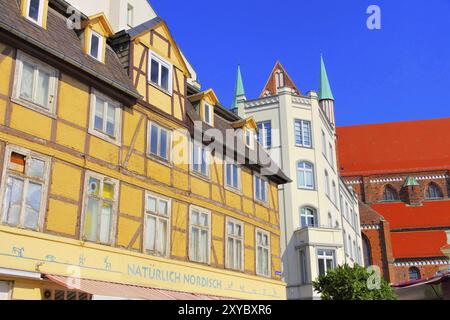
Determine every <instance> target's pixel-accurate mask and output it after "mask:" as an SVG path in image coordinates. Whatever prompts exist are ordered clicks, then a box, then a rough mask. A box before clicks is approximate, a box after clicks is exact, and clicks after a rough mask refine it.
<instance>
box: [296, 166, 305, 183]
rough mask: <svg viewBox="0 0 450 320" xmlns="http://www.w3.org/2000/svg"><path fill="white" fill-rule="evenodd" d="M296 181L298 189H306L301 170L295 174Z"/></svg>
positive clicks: (303, 173)
mask: <svg viewBox="0 0 450 320" xmlns="http://www.w3.org/2000/svg"><path fill="white" fill-rule="evenodd" d="M297 179H298V186H299V187H306V182H305V172H304V171H303V170H301V171H300V170H299V171H298V173H297Z"/></svg>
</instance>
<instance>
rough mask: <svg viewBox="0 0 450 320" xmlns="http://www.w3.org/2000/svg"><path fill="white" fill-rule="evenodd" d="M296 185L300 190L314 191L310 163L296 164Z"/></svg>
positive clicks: (312, 169)
mask: <svg viewBox="0 0 450 320" xmlns="http://www.w3.org/2000/svg"><path fill="white" fill-rule="evenodd" d="M297 184H298V187H299V188H301V189H314V187H315V183H314V165H313V164H312V163H310V162H306V161H299V162H298V163H297Z"/></svg>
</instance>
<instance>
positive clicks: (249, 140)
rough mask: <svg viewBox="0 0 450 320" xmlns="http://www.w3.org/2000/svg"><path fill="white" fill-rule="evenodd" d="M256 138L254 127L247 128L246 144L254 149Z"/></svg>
mask: <svg viewBox="0 0 450 320" xmlns="http://www.w3.org/2000/svg"><path fill="white" fill-rule="evenodd" d="M254 140H255V132H254V131H253V130H252V129H249V128H245V145H246V146H247V147H249V148H251V149H253V146H254Z"/></svg>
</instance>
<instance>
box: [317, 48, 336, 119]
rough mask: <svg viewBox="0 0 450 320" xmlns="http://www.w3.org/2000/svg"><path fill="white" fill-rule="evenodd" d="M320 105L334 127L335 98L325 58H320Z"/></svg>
mask: <svg viewBox="0 0 450 320" xmlns="http://www.w3.org/2000/svg"><path fill="white" fill-rule="evenodd" d="M319 105H320V107H321V108H322V110H323V112H324V113H325V115H326V116H327V118H328V121H330V123H331V125H332V126H334V125H335V119H334V96H333V92H331V87H330V82H329V81H328V74H327V69H326V68H325V62H324V61H323V56H321V57H320V84H319Z"/></svg>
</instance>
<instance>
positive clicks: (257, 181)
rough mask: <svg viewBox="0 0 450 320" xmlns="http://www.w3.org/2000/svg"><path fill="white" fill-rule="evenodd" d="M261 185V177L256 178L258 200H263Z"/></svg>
mask: <svg viewBox="0 0 450 320" xmlns="http://www.w3.org/2000/svg"><path fill="white" fill-rule="evenodd" d="M260 188H261V185H260V179H259V177H255V196H256V199H259V200H260V199H261V190H260Z"/></svg>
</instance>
